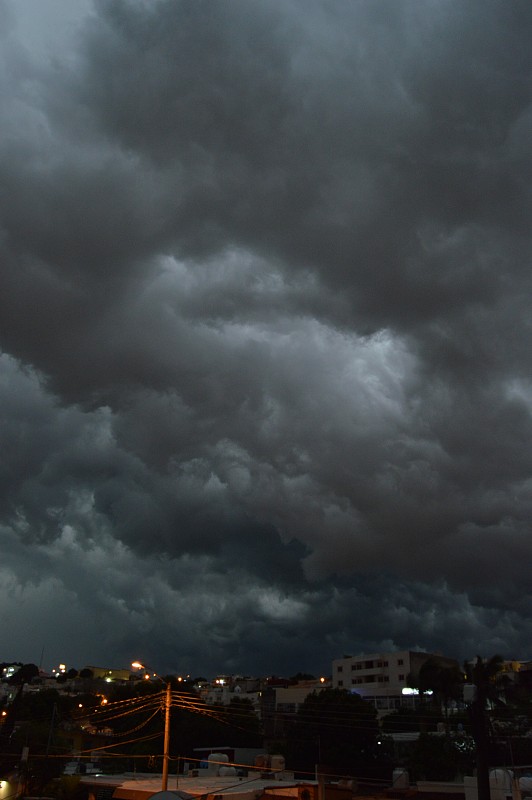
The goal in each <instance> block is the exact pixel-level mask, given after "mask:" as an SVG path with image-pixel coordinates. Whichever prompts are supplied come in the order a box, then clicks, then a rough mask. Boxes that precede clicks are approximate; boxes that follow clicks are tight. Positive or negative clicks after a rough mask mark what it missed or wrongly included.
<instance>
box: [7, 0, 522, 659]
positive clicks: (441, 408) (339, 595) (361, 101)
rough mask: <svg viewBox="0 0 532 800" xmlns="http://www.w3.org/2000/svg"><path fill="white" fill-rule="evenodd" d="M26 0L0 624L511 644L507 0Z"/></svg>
mask: <svg viewBox="0 0 532 800" xmlns="http://www.w3.org/2000/svg"><path fill="white" fill-rule="evenodd" d="M81 11H83V13H81ZM50 12H51V13H52V14H56V15H57V19H58V21H59V20H62V27H61V25H59V27H58V29H57V31H55V39H54V48H53V50H52V49H51V47H49V48H48V49H46V48H45V47H44V45H43V44H42V42H41V47H40V48H39V47H35V46H33V44H34V42H35V35H36V31H35V30H34V29H31V30H30V28H29V27H28V25H29V22H28V20H27V19H25V17H23V16H21V13H20V11H19V12H17V7H16V4H15V3H9V2H8V3H4V4H3V5H2V6H1V11H0V13H1V14H2V17H3V20H2V22H3V24H2V25H0V30H1V31H2V33H1V36H2V40H1V56H0V57H1V60H2V66H3V69H2V71H1V73H0V74H2V75H3V78H1V81H2V86H1V87H0V88H1V90H2V96H3V98H4V100H3V103H4V105H5V108H4V114H3V118H4V119H5V124H4V125H3V126H2V130H1V131H0V215H1V216H0V221H1V230H0V258H1V263H2V269H1V271H0V335H1V339H0V345H1V347H2V352H3V355H2V357H1V359H0V395H1V397H0V413H1V415H2V426H1V433H0V437H1V444H2V462H1V466H0V486H1V490H2V491H1V495H0V514H1V516H0V537H1V539H2V552H3V553H4V554H5V555H4V557H3V561H2V566H1V568H0V601H1V602H2V605H3V607H4V609H5V610H6V618H7V619H8V620H9V623H8V630H7V631H6V632H7V637H6V640H5V641H7V642H9V650H10V652H9V653H7V652H6V653H4V657H5V658H6V660H7V659H9V658H19V659H25V660H32V661H36V660H37V659H38V653H39V652H40V650H41V648H42V647H44V648H45V652H46V654H47V656H46V657H49V658H50V659H55V660H58V659H59V658H61V659H70V661H71V662H73V663H74V664H75V665H76V666H78V667H79V666H83V664H84V663H87V662H92V663H95V662H97V661H104V662H105V663H108V662H113V663H112V664H111V666H120V665H123V664H127V663H128V662H129V661H131V659H132V658H135V657H142V658H144V659H145V660H146V661H149V662H150V663H155V664H157V666H161V667H162V668H163V669H175V670H176V671H177V670H184V671H187V672H194V673H195V674H199V673H200V672H208V673H211V672H216V671H222V670H230V671H233V672H268V671H270V672H291V671H293V672H296V671H297V670H299V669H305V670H311V671H324V670H327V669H328V667H329V665H330V661H331V660H332V658H335V657H337V656H338V655H341V654H342V653H344V652H362V651H366V652H369V651H376V650H380V649H383V650H387V649H392V648H395V647H401V648H403V647H421V648H423V649H429V650H430V649H438V650H442V651H444V652H445V653H447V654H449V655H456V656H458V657H460V658H463V657H470V656H473V655H475V654H476V653H477V652H482V653H485V654H487V655H490V654H492V653H493V652H502V653H503V654H504V655H506V656H508V657H521V658H532V650H530V645H529V644H528V642H529V641H530V638H531V637H530V634H531V633H532V623H531V622H530V618H531V613H530V612H531V610H532V603H531V596H530V589H529V583H530V582H529V576H528V572H529V564H530V559H531V556H532V552H531V551H532V540H531V530H530V525H531V512H532V451H531V449H530V446H529V442H530V441H531V438H532V419H531V404H532V370H531V353H532V350H531V348H530V346H529V340H530V314H529V298H530V290H531V287H530V269H529V263H530V244H531V237H530V230H529V227H530V226H529V219H530V212H531V198H530V172H531V159H530V148H529V141H530V134H531V132H532V105H531V99H532V82H531V78H532V52H531V51H530V46H529V41H530V34H531V32H532V30H531V29H532V9H531V8H530V6H529V4H528V3H525V2H522V3H521V2H516V3H514V4H512V6H511V7H510V6H509V5H508V4H507V3H505V2H503V0H499V1H497V2H496V1H495V0H488V2H486V0H482V2H480V0H479V2H470V3H468V4H463V3H462V2H460V1H459V0H444V2H438V3H432V2H429V3H426V4H425V5H423V7H422V9H420V7H419V4H418V3H417V2H413V1H412V0H401V2H396V0H377V2H375V0H361V2H357V3H351V2H335V3H329V2H327V0H311V2H308V0H305V2H302V1H301V2H300V0H291V2H287V1H286V0H282V2H281V0H267V2H263V1H262V0H261V2H249V0H245V1H244V0H234V2H231V3H227V2H222V1H221V0H220V2H218V0H211V2H209V3H204V2H201V1H199V2H195V3H187V2H180V1H179V0H171V1H170V0H159V1H158V2H150V3H146V2H142V1H141V0H112V2H111V1H110V0H103V2H102V1H99V2H95V3H94V6H93V7H90V8H89V7H85V5H83V6H81V5H80V14H79V19H78V20H71V21H69V22H68V25H67V23H66V22H65V19H64V18H63V17H62V15H61V13H60V4H59V5H57V4H54V3H51V4H50ZM74 22H75V25H74ZM34 24H35V23H34ZM48 24H49V23H48ZM58 24H59V22H58ZM43 36H44V31H43ZM59 36H61V37H62V41H63V42H64V47H62V48H61V47H58V46H57V38H58V37H59ZM43 41H44V40H43ZM58 620H61V625H60V626H58Z"/></svg>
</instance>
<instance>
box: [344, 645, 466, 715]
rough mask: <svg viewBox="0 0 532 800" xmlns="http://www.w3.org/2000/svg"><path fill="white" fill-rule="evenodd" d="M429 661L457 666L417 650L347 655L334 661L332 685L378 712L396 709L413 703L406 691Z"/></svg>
mask: <svg viewBox="0 0 532 800" xmlns="http://www.w3.org/2000/svg"><path fill="white" fill-rule="evenodd" d="M429 659H433V660H435V661H438V662H439V663H440V664H441V665H442V666H444V667H452V666H457V662H456V661H455V660H454V659H452V658H446V657H445V656H441V655H439V654H436V653H422V652H418V651H417V650H398V651H396V652H393V653H371V654H369V655H365V654H364V655H358V656H344V657H343V658H337V659H335V660H334V661H333V672H332V685H333V688H335V689H347V690H349V691H352V692H356V693H357V694H359V695H361V697H363V698H364V699H365V700H371V701H372V702H374V703H375V707H376V708H378V709H382V710H392V709H394V708H398V707H399V706H400V705H405V704H407V703H408V702H409V701H408V700H406V699H405V698H407V697H408V695H405V693H404V692H403V689H408V677H409V676H410V675H417V674H418V673H419V670H420V669H421V667H422V666H423V664H424V663H425V662H426V661H428V660H429ZM410 702H411V701H410Z"/></svg>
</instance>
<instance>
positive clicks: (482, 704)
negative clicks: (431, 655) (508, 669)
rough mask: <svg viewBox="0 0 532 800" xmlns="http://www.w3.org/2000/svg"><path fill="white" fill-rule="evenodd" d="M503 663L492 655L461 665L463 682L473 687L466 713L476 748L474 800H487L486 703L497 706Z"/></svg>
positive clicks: (501, 658)
mask: <svg viewBox="0 0 532 800" xmlns="http://www.w3.org/2000/svg"><path fill="white" fill-rule="evenodd" d="M503 663H504V660H503V657H502V656H500V655H494V656H492V657H491V658H489V659H487V660H485V659H483V658H481V657H480V656H477V657H476V660H475V661H474V662H472V663H466V664H465V665H464V669H465V674H466V681H467V682H468V683H472V684H473V685H474V686H475V697H474V699H473V700H472V702H471V703H470V706H469V713H470V716H471V725H472V732H473V739H474V740H475V744H476V748H477V788H478V800H490V779H489V733H488V716H487V714H486V708H487V705H488V702H492V703H499V702H500V701H499V697H498V691H497V684H498V678H499V677H500V674H501V672H502V666H503Z"/></svg>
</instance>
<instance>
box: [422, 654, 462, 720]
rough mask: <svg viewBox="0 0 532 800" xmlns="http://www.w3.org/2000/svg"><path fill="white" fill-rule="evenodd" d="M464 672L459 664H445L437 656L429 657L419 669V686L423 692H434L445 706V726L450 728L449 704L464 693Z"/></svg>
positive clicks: (440, 703)
mask: <svg viewBox="0 0 532 800" xmlns="http://www.w3.org/2000/svg"><path fill="white" fill-rule="evenodd" d="M463 684H464V673H463V672H462V671H461V670H460V668H459V667H458V665H456V666H451V667H448V666H445V665H443V664H441V663H440V662H439V661H438V660H437V659H436V658H429V659H427V661H425V663H424V664H423V665H422V667H421V669H420V670H419V676H418V688H419V691H420V692H422V693H425V692H432V697H433V698H434V701H436V702H437V703H438V705H439V707H440V708H443V714H444V717H445V727H446V730H447V731H448V729H449V706H450V704H451V702H452V701H453V700H459V699H460V697H461V695H462V687H463Z"/></svg>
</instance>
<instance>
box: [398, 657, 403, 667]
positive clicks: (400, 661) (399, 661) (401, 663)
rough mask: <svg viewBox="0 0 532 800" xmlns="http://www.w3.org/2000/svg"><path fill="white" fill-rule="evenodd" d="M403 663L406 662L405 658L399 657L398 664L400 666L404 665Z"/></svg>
mask: <svg viewBox="0 0 532 800" xmlns="http://www.w3.org/2000/svg"><path fill="white" fill-rule="evenodd" d="M403 663H404V662H403V659H402V658H398V659H397V666H398V667H402V666H403Z"/></svg>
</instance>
